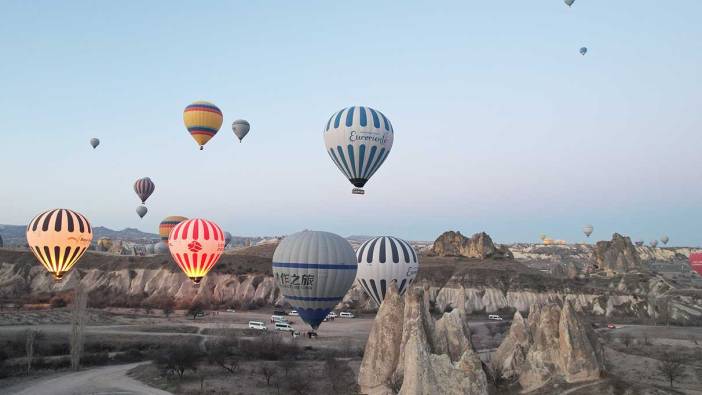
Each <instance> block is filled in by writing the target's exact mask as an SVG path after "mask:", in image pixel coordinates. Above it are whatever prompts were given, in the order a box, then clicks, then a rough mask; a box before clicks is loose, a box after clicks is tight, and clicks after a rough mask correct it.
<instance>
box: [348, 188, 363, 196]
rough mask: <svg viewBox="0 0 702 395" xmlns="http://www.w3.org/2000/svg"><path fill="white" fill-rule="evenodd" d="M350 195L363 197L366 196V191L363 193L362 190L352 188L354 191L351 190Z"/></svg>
mask: <svg viewBox="0 0 702 395" xmlns="http://www.w3.org/2000/svg"><path fill="white" fill-rule="evenodd" d="M351 193H352V194H354V195H365V194H366V191H364V190H363V189H361V188H354V189H352V190H351Z"/></svg>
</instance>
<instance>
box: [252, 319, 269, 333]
mask: <svg viewBox="0 0 702 395" xmlns="http://www.w3.org/2000/svg"><path fill="white" fill-rule="evenodd" d="M249 329H257V330H259V331H267V330H268V328H267V327H266V324H264V323H263V322H261V321H249Z"/></svg>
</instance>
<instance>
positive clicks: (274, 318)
mask: <svg viewBox="0 0 702 395" xmlns="http://www.w3.org/2000/svg"><path fill="white" fill-rule="evenodd" d="M285 317H286V315H281V314H276V313H273V315H272V316H271V324H272V323H275V322H287V319H286V318H285Z"/></svg>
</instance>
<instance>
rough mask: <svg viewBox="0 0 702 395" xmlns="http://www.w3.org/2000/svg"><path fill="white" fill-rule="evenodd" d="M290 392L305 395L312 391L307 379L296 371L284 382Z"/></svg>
mask: <svg viewBox="0 0 702 395" xmlns="http://www.w3.org/2000/svg"><path fill="white" fill-rule="evenodd" d="M286 382H287V387H288V390H290V392H292V393H293V394H296V395H307V394H309V393H310V392H311V391H312V385H311V384H310V380H309V378H308V377H306V376H304V375H303V374H302V373H300V372H298V371H297V370H295V371H294V373H293V374H292V375H291V376H290V377H289V378H288V379H287V380H286Z"/></svg>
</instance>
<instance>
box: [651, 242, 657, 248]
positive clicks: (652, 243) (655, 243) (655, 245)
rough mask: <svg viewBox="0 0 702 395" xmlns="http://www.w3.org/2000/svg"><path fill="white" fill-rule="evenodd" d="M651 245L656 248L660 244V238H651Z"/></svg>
mask: <svg viewBox="0 0 702 395" xmlns="http://www.w3.org/2000/svg"><path fill="white" fill-rule="evenodd" d="M650 244H651V247H653V248H656V247H657V246H658V240H651V243H650Z"/></svg>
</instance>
